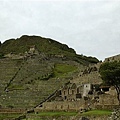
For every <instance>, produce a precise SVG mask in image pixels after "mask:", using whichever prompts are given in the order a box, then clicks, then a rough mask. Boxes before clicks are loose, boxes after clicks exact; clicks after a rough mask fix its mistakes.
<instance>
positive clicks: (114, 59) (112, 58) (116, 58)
mask: <svg viewBox="0 0 120 120" xmlns="http://www.w3.org/2000/svg"><path fill="white" fill-rule="evenodd" d="M110 61H120V54H119V55H115V56H112V57H109V58H106V59H105V61H104V62H110Z"/></svg>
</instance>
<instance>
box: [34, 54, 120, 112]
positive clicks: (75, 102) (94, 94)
mask: <svg viewBox="0 0 120 120" xmlns="http://www.w3.org/2000/svg"><path fill="white" fill-rule="evenodd" d="M112 60H120V55H117V56H114V57H110V58H107V59H105V61H112ZM101 64H102V63H98V64H96V65H90V66H89V67H86V68H85V69H84V70H82V71H81V72H80V74H79V76H78V77H77V78H73V79H71V80H70V82H69V83H67V84H65V85H64V86H63V87H61V89H60V90H59V93H60V94H59V95H58V96H57V97H59V98H61V99H59V101H58V100H56V99H55V100H53V101H51V102H50V101H46V102H44V103H43V104H42V105H41V106H40V107H39V106H38V107H37V108H36V109H37V110H38V111H39V110H77V111H78V110H80V109H88V108H96V109H97V108H98V109H112V108H114V107H115V106H118V104H119V102H118V100H117V93H116V90H115V88H114V87H111V86H101V87H99V91H96V88H95V86H96V85H100V84H101V83H102V79H101V77H100V74H99V67H100V65H101Z"/></svg>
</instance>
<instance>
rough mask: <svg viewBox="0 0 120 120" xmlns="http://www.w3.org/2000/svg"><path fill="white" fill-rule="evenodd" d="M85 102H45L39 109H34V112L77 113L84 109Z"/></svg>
mask: <svg viewBox="0 0 120 120" xmlns="http://www.w3.org/2000/svg"><path fill="white" fill-rule="evenodd" d="M84 104H85V101H84V100H82V99H81V100H80V101H64V102H62V101H61V102H59V101H54V102H45V103H43V105H42V106H41V107H37V108H35V111H79V110H80V109H83V108H84V107H85V105H84Z"/></svg>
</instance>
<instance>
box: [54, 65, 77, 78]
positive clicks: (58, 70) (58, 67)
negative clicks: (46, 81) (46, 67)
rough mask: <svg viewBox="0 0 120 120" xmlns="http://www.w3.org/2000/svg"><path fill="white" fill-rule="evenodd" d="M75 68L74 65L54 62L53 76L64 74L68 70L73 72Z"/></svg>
mask: <svg viewBox="0 0 120 120" xmlns="http://www.w3.org/2000/svg"><path fill="white" fill-rule="evenodd" d="M75 70H77V67H76V66H73V65H69V64H56V65H55V68H54V76H55V77H60V76H65V75H66V74H67V73H69V72H73V71H75Z"/></svg>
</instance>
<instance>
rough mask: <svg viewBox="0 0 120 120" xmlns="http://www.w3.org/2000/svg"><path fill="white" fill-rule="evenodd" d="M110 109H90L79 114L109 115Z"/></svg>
mask: <svg viewBox="0 0 120 120" xmlns="http://www.w3.org/2000/svg"><path fill="white" fill-rule="evenodd" d="M110 114H111V111H109V110H91V111H88V112H84V113H82V114H81V115H83V116H91V115H110Z"/></svg>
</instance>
